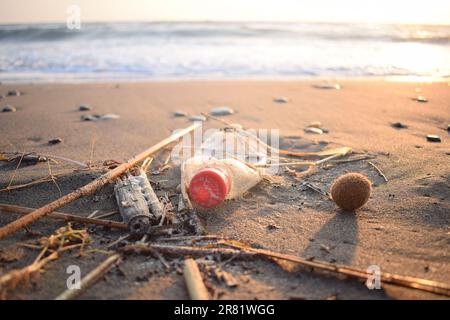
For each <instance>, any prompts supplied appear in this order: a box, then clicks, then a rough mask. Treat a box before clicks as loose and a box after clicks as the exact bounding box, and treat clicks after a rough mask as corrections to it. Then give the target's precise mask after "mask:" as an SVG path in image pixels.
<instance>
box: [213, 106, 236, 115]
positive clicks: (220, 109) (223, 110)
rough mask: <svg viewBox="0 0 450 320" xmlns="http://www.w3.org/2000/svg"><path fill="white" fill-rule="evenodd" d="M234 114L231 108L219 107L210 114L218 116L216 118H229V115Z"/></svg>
mask: <svg viewBox="0 0 450 320" xmlns="http://www.w3.org/2000/svg"><path fill="white" fill-rule="evenodd" d="M233 113H234V110H233V109H231V108H229V107H217V108H214V109H212V110H211V111H210V112H209V114H210V115H213V116H216V117H220V116H227V115H231V114H233Z"/></svg>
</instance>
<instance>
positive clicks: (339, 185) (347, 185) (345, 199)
mask: <svg viewBox="0 0 450 320" xmlns="http://www.w3.org/2000/svg"><path fill="white" fill-rule="evenodd" d="M330 191H331V197H332V199H333V201H334V202H335V203H336V204H337V205H338V206H339V207H340V208H341V209H342V210H344V211H348V212H353V211H354V210H356V209H358V208H361V207H362V206H363V205H364V204H365V203H366V202H367V200H369V197H370V194H371V192H372V186H371V182H370V180H369V179H368V178H367V177H366V176H364V175H362V174H360V173H356V172H351V173H347V174H344V175H342V176H340V177H338V178H337V179H336V180H334V182H333V184H332V185H331V189H330Z"/></svg>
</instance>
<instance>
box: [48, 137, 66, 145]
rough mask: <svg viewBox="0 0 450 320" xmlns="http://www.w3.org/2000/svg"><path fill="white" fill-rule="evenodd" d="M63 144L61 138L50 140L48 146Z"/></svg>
mask: <svg viewBox="0 0 450 320" xmlns="http://www.w3.org/2000/svg"><path fill="white" fill-rule="evenodd" d="M62 142H63V139H61V138H55V139H51V140H48V144H58V143H62Z"/></svg>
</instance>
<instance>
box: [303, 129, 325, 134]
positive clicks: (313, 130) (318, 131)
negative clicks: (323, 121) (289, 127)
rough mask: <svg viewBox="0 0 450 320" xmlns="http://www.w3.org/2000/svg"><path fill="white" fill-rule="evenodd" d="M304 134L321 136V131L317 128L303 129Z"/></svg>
mask: <svg viewBox="0 0 450 320" xmlns="http://www.w3.org/2000/svg"><path fill="white" fill-rule="evenodd" d="M305 132H306V133H314V134H322V133H323V130H322V129H319V128H312V127H307V128H305Z"/></svg>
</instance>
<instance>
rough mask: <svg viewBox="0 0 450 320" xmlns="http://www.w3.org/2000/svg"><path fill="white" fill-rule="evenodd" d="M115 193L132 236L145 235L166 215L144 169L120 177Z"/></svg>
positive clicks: (115, 186)
mask: <svg viewBox="0 0 450 320" xmlns="http://www.w3.org/2000/svg"><path fill="white" fill-rule="evenodd" d="M114 193H115V195H116V200H117V204H118V206H119V211H120V214H121V216H122V219H123V221H124V222H125V223H126V224H128V226H129V229H130V232H131V234H132V235H138V236H143V235H145V234H146V233H147V230H148V229H149V227H150V226H151V225H154V224H156V223H157V222H158V220H159V219H161V218H162V216H163V215H164V208H163V206H162V204H161V203H160V202H159V200H158V197H157V196H156V194H155V192H154V191H153V189H152V187H151V185H150V182H149V181H148V178H147V175H146V174H145V172H144V170H142V169H137V170H134V172H131V173H128V174H127V175H125V176H123V177H121V178H120V177H119V178H118V179H117V182H116V184H115V185H114ZM150 209H151V210H150Z"/></svg>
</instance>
